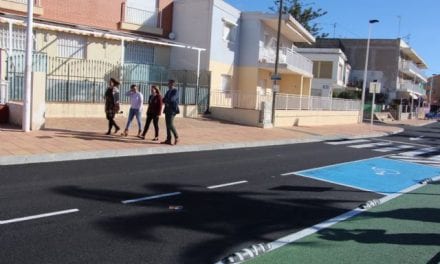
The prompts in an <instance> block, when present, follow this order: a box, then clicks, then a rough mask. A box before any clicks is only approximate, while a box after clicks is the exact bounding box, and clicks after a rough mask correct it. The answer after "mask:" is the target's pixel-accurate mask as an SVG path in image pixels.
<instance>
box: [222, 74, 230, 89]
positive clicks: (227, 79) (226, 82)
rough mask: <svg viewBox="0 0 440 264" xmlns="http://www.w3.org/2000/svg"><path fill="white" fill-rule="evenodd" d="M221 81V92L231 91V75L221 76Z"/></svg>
mask: <svg viewBox="0 0 440 264" xmlns="http://www.w3.org/2000/svg"><path fill="white" fill-rule="evenodd" d="M221 78H222V79H221V80H222V86H221V90H222V91H230V90H231V88H232V87H231V86H232V76H231V75H226V74H222V76H221Z"/></svg>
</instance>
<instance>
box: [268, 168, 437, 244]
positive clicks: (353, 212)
mask: <svg viewBox="0 0 440 264" xmlns="http://www.w3.org/2000/svg"><path fill="white" fill-rule="evenodd" d="M439 179H440V177H435V178H433V180H434V181H438V180H439ZM422 186H423V184H415V185H413V186H411V187H408V188H407V189H405V190H402V191H401V192H398V193H394V194H390V195H387V196H385V197H383V198H381V199H379V200H380V204H384V203H386V202H388V201H390V200H392V199H394V198H396V197H399V196H400V195H402V194H405V193H409V192H411V191H414V190H416V189H418V188H420V187H422ZM367 210H368V209H360V208H355V209H353V210H351V211H348V212H347V213H344V214H342V215H339V216H337V217H334V218H331V219H329V220H327V221H324V222H322V223H319V224H316V225H314V226H312V227H309V228H306V229H303V230H301V231H299V232H296V233H293V234H290V235H287V236H285V237H282V238H279V239H277V240H275V241H273V242H271V243H269V244H270V247H269V248H270V250H269V252H270V251H273V250H275V249H278V248H280V247H282V246H285V245H287V244H291V243H293V242H295V241H297V240H299V239H301V238H304V237H306V236H309V235H311V234H314V233H316V232H318V231H320V230H322V229H325V228H328V227H330V226H332V225H335V224H337V223H339V222H342V221H345V220H347V219H349V218H352V217H354V216H356V215H358V214H360V213H362V212H364V211H367Z"/></svg>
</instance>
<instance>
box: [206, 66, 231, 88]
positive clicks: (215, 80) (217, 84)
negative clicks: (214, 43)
mask: <svg viewBox="0 0 440 264" xmlns="http://www.w3.org/2000/svg"><path fill="white" fill-rule="evenodd" d="M209 70H210V71H211V90H213V91H216V90H221V86H222V75H223V74H224V75H231V76H232V84H231V85H232V87H231V88H232V90H236V89H237V82H238V78H237V74H235V68H234V65H231V64H225V63H221V62H217V61H210V62H209Z"/></svg>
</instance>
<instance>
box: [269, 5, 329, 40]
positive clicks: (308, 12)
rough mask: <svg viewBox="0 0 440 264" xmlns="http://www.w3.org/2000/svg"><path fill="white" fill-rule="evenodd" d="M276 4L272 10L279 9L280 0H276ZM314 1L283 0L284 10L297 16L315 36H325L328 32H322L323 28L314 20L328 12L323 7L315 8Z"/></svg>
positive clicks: (294, 16)
mask: <svg viewBox="0 0 440 264" xmlns="http://www.w3.org/2000/svg"><path fill="white" fill-rule="evenodd" d="M274 3H275V6H274V7H272V8H271V10H272V11H278V10H279V9H278V7H279V6H280V0H274ZM313 4H314V3H307V4H306V3H304V2H303V1H302V0H283V12H284V13H285V14H290V15H291V16H292V17H293V18H295V19H296V20H297V21H298V22H299V23H300V24H301V25H302V26H303V27H304V28H305V29H307V30H308V31H309V32H310V33H311V34H312V35H313V36H314V37H318V38H325V37H327V36H328V33H321V30H322V28H321V27H319V25H318V23H313V22H312V21H313V20H314V19H316V18H318V17H322V16H324V15H326V14H327V11H323V10H322V9H321V8H318V9H314V8H313V6H312V5H313Z"/></svg>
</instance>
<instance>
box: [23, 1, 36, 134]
mask: <svg viewBox="0 0 440 264" xmlns="http://www.w3.org/2000/svg"><path fill="white" fill-rule="evenodd" d="M27 2H28V8H27V13H28V14H27V15H28V17H27V34H26V58H25V59H26V66H25V89H24V96H23V118H22V129H23V131H24V132H29V131H30V127H31V124H30V123H31V100H32V94H31V92H32V91H31V86H32V44H33V38H32V35H33V34H32V28H33V13H34V0H28V1H27Z"/></svg>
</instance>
